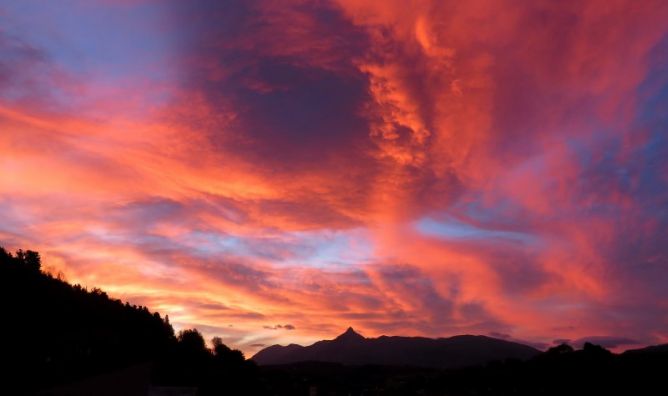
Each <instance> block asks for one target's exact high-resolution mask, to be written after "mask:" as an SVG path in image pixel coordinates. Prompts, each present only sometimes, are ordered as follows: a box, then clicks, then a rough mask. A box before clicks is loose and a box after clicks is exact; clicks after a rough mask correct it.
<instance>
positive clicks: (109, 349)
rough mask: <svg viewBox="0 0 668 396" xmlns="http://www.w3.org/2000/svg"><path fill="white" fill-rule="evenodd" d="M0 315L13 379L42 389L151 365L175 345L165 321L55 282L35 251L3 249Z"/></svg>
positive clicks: (0, 331)
mask: <svg viewBox="0 0 668 396" xmlns="http://www.w3.org/2000/svg"><path fill="white" fill-rule="evenodd" d="M0 312H2V323H3V325H2V326H1V327H0V340H1V341H0V342H1V343H2V352H3V353H2V356H1V357H0V359H2V360H3V362H2V363H3V366H5V367H8V368H9V372H5V374H9V376H8V377H7V379H8V380H10V381H17V382H18V381H25V382H26V383H27V384H31V385H36V386H39V385H42V384H53V383H57V382H63V381H67V380H70V379H73V377H84V376H87V375H90V374H93V373H96V372H100V371H104V370H107V369H111V368H115V367H119V366H126V365H128V364H132V363H133V362H140V361H144V360H148V359H151V358H153V357H155V356H156V355H157V354H159V353H161V352H163V351H165V350H166V349H167V348H168V347H169V345H170V344H172V343H174V342H175V340H176V338H175V336H174V330H173V329H172V326H171V325H170V324H169V321H168V319H167V318H164V319H163V318H162V317H161V316H160V314H158V313H151V312H149V310H148V309H147V308H146V307H139V306H135V305H130V304H128V303H125V304H124V303H122V302H121V301H120V300H116V299H112V298H109V296H107V294H106V293H104V292H103V291H101V290H99V289H91V290H87V289H86V288H85V287H82V286H80V285H70V284H68V283H67V282H65V281H63V280H61V279H57V278H54V277H53V276H52V275H49V274H47V273H44V272H42V271H41V260H40V256H39V253H37V252H33V251H30V250H28V251H22V250H19V251H17V252H16V254H15V255H12V254H10V253H8V252H7V251H6V250H5V249H3V248H1V247H0ZM35 382H39V384H35Z"/></svg>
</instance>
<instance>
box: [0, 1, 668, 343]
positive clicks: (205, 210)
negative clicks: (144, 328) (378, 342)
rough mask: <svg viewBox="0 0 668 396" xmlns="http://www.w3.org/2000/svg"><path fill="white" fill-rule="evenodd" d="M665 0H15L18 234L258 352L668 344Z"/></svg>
mask: <svg viewBox="0 0 668 396" xmlns="http://www.w3.org/2000/svg"><path fill="white" fill-rule="evenodd" d="M667 128H668V2H666V1H663V0H657V1H652V0H647V1H637V0H629V1H622V0H620V1H614V0H601V1H482V0H481V1H440V0H434V1H427V0H425V1H417V0H416V1H408V0H382V1H381V0H377V1H363V0H331V1H327V0H318V1H304V0H285V1H282V0H267V1H261V0H260V1H242V0H233V1H214V0H203V1H180V0H171V1H158V0H155V1H153V0H97V1H91V0H58V1H41V0H2V1H0V245H3V246H5V247H6V248H8V249H17V248H29V249H33V250H38V251H40V252H41V253H42V255H43V257H44V266H45V267H46V268H47V269H48V270H49V271H51V272H52V273H54V274H56V273H58V272H59V271H60V272H62V273H63V274H64V276H65V278H66V279H67V280H68V281H69V282H71V283H81V284H82V285H87V286H88V287H100V288H102V289H104V290H106V291H107V292H108V293H109V294H110V295H111V296H113V297H117V298H121V299H124V300H128V301H130V302H131V303H134V304H141V305H146V306H148V307H149V308H150V309H152V310H157V311H159V312H161V313H163V314H168V315H169V317H170V320H171V322H172V324H173V325H174V326H175V327H176V328H177V329H182V328H187V327H197V328H198V329H200V330H201V331H203V332H204V333H205V335H206V336H207V338H210V337H212V336H214V335H217V336H221V337H222V338H223V340H224V341H225V342H226V343H228V344H229V345H231V346H234V347H237V348H241V349H242V350H243V351H245V352H246V353H247V354H252V353H254V352H255V351H257V350H258V349H260V348H261V347H262V346H264V345H271V344H275V343H281V344H288V343H293V342H294V343H301V344H307V343H310V342H313V341H315V340H318V339H322V338H332V337H333V336H336V335H337V334H338V333H341V332H343V331H344V330H345V329H346V328H347V327H348V326H353V327H354V328H355V329H357V330H359V331H360V332H361V333H362V334H364V335H365V336H379V335H382V334H386V335H422V336H428V337H446V336H451V335H456V334H464V333H468V334H485V335H492V336H495V337H500V338H507V339H511V340H521V341H523V342H527V343H531V344H532V345H537V346H540V347H546V346H550V345H552V344H553V343H554V342H555V340H557V341H560V340H571V342H574V343H578V342H581V341H582V340H584V339H589V340H595V341H596V342H597V343H600V344H602V345H605V346H607V347H611V348H615V349H617V350H620V349H626V348H631V347H635V346H638V345H646V344H657V343H666V342H668V130H667Z"/></svg>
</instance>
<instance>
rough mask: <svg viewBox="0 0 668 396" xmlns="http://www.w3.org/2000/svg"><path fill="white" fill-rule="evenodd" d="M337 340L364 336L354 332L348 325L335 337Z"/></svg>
mask: <svg viewBox="0 0 668 396" xmlns="http://www.w3.org/2000/svg"><path fill="white" fill-rule="evenodd" d="M335 339H336V340H338V341H358V340H364V339H365V338H364V336H362V335H361V334H360V333H358V332H356V331H355V330H354V329H353V328H352V327H348V330H346V331H345V333H343V334H341V335H340V336H338V337H336V338H335Z"/></svg>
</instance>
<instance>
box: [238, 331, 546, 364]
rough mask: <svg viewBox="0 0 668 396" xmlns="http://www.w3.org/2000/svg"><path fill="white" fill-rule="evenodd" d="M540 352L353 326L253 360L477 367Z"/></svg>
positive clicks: (486, 340)
mask: <svg viewBox="0 0 668 396" xmlns="http://www.w3.org/2000/svg"><path fill="white" fill-rule="evenodd" d="M539 353H540V351H539V350H537V349H535V348H532V347H530V346H527V345H523V344H519V343H515V342H509V341H505V340H500V339H496V338H491V337H485V336H473V335H460V336H455V337H450V338H437V339H431V338H424V337H388V336H382V337H378V338H365V337H363V336H362V335H360V334H359V333H357V332H355V330H353V328H348V330H347V331H346V332H345V333H343V334H341V335H339V336H338V337H336V338H335V339H333V340H324V341H318V342H316V343H315V344H313V345H310V346H306V347H304V346H301V345H295V344H292V345H288V346H280V345H274V346H270V347H268V348H265V349H263V350H261V351H260V352H258V353H257V354H256V355H255V356H253V357H252V358H251V359H252V360H253V361H255V362H256V363H258V364H260V365H275V364H290V363H298V362H308V361H313V362H327V363H341V364H347V365H394V366H415V367H431V368H458V367H467V366H477V365H481V364H485V363H488V362H491V361H493V360H505V359H519V360H526V359H529V358H532V357H534V356H536V355H538V354H539Z"/></svg>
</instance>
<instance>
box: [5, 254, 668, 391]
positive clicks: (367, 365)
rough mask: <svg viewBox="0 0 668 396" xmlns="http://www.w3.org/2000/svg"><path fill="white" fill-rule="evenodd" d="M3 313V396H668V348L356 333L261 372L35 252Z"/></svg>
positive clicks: (276, 359) (14, 267) (12, 283)
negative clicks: (70, 276) (540, 346)
mask: <svg viewBox="0 0 668 396" xmlns="http://www.w3.org/2000/svg"><path fill="white" fill-rule="evenodd" d="M0 311H1V312H2V315H3V316H2V319H3V323H2V326H0V363H2V364H1V365H0V366H1V367H2V368H1V369H0V394H2V395H5V394H7V395H27V394H35V393H37V394H39V395H43V396H47V395H48V396H65V395H67V396H72V395H96V396H97V395H114V396H115V395H128V396H129V395H138V396H147V395H151V394H152V395H156V394H197V395H200V396H207V395H212V396H217V395H230V394H231V395H251V396H252V395H273V396H278V395H280V396H293V395H307V394H317V395H355V396H361V395H366V396H368V395H378V396H387V395H392V396H399V395H401V396H403V395H416V394H419V395H425V396H429V395H431V396H442V395H445V394H447V395H453V396H456V395H460V396H470V395H478V396H480V395H489V396H492V395H494V396H496V395H527V396H529V395H531V396H535V395H555V396H556V395H564V394H568V395H598V394H605V395H607V394H627V395H646V394H662V393H661V390H662V389H664V388H665V373H666V372H668V345H658V346H652V347H646V348H642V349H637V350H633V351H627V352H624V353H622V354H614V353H611V352H610V351H608V350H606V349H605V348H603V347H600V346H597V345H593V344H591V343H585V345H584V347H583V348H582V349H581V350H574V349H573V347H571V346H569V345H566V344H562V345H559V346H556V347H554V348H551V349H550V350H548V351H546V352H539V351H538V350H536V349H534V348H532V347H529V346H526V345H522V344H517V343H513V342H508V341H504V340H499V339H494V338H490V337H483V336H470V335H464V336H456V337H450V338H440V339H429V338H422V337H386V336H383V337H378V338H365V337H363V336H362V335H360V334H358V333H357V332H355V331H354V330H353V329H352V328H349V329H348V330H347V331H346V332H345V333H343V334H341V335H340V336H338V337H336V338H335V339H333V340H325V341H319V342H316V343H315V344H313V345H311V346H307V347H303V346H299V345H289V346H287V347H281V346H273V347H269V348H267V349H265V350H263V351H261V352H259V353H258V354H257V355H255V357H254V358H253V359H254V360H255V361H256V362H258V363H260V364H262V365H263V366H261V367H257V366H256V365H255V364H254V363H253V362H251V361H248V360H245V359H244V356H243V354H242V353H241V352H240V351H236V350H232V349H230V348H228V347H227V346H225V345H224V344H223V343H222V340H221V339H219V338H215V339H214V340H212V344H213V348H207V346H206V343H205V341H204V339H203V338H202V335H201V334H200V333H199V332H198V331H197V330H194V329H192V330H183V331H181V332H179V333H178V334H177V335H175V334H174V331H173V329H172V326H171V325H170V324H169V321H168V320H167V318H166V317H164V318H163V317H161V316H160V315H159V314H158V313H152V312H150V311H149V310H148V309H147V308H146V307H139V306H135V305H130V304H128V303H123V302H121V301H120V300H115V299H112V298H109V296H107V294H106V293H104V292H103V291H101V290H99V289H91V290H88V289H87V288H86V287H82V286H80V285H70V284H68V283H67V282H65V281H64V280H62V279H61V278H60V277H53V276H52V275H49V274H47V273H44V272H43V271H41V260H40V256H39V254H38V253H37V252H33V251H29V250H28V251H22V250H19V251H17V252H16V253H15V254H10V253H9V252H7V251H6V250H4V249H3V248H2V247H0ZM300 362H301V363H300ZM161 392H162V393H161ZM165 392H167V393H165ZM175 392H177V393H175ZM178 392H180V393H178ZM188 392H189V393H188ZM663 393H665V392H663Z"/></svg>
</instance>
